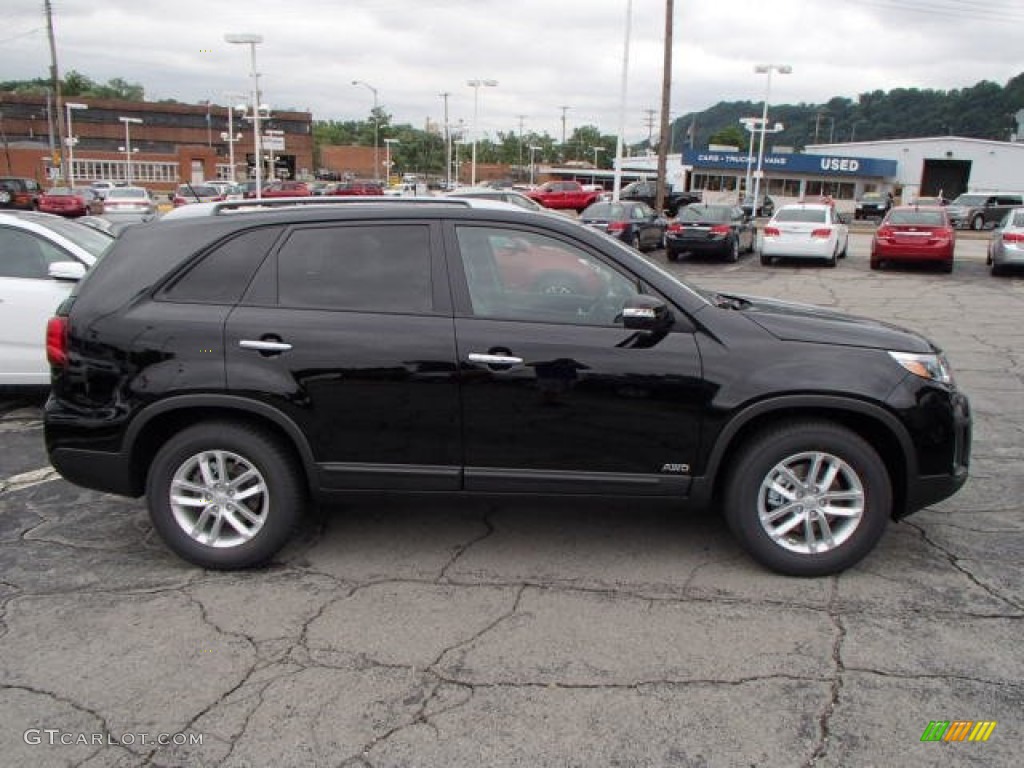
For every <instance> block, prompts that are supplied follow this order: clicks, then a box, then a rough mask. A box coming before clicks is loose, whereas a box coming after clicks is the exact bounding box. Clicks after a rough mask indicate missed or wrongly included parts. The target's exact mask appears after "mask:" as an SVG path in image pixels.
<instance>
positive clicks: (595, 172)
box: [590, 147, 604, 184]
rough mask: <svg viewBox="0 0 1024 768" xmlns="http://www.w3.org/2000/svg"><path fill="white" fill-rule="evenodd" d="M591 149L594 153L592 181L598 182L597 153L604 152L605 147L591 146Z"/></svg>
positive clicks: (593, 182)
mask: <svg viewBox="0 0 1024 768" xmlns="http://www.w3.org/2000/svg"><path fill="white" fill-rule="evenodd" d="M590 151H591V152H593V153H594V173H591V174H590V183H591V184H596V183H597V153H598V152H604V147H591V148H590Z"/></svg>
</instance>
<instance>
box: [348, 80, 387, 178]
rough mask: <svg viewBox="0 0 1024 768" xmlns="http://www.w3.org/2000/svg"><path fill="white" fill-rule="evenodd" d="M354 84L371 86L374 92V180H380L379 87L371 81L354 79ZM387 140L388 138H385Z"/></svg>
mask: <svg viewBox="0 0 1024 768" xmlns="http://www.w3.org/2000/svg"><path fill="white" fill-rule="evenodd" d="M352 85H361V86H363V87H364V88H369V89H370V90H371V91H372V92H373V180H374V181H380V149H379V148H378V145H379V144H380V142H379V140H378V138H377V136H378V134H379V132H380V126H379V122H380V113H379V112H378V111H377V110H378V107H379V102H378V101H377V89H376V88H374V87H373V86H372V85H370V84H369V83H364V82H363V81H362V80H353V81H352ZM385 141H386V139H385Z"/></svg>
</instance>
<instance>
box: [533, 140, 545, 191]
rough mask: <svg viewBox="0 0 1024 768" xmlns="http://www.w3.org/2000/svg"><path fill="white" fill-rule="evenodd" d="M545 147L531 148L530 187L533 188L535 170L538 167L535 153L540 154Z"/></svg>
mask: <svg viewBox="0 0 1024 768" xmlns="http://www.w3.org/2000/svg"><path fill="white" fill-rule="evenodd" d="M542 149H544V147H537V146H532V145H531V146H530V186H531V187H532V186H533V169H534V168H535V167H536V155H534V152H540V151H541V150H542Z"/></svg>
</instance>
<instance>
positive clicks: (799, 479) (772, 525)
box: [725, 421, 892, 576]
mask: <svg viewBox="0 0 1024 768" xmlns="http://www.w3.org/2000/svg"><path fill="white" fill-rule="evenodd" d="M734 466H735V469H734V470H733V472H732V474H731V476H730V477H729V479H728V485H727V490H726V493H725V516H726V519H727V520H728V523H729V527H730V528H731V529H732V531H733V533H734V534H735V536H736V537H737V539H738V540H739V542H740V543H741V544H742V545H743V547H744V548H745V549H746V550H747V551H748V552H749V553H750V554H751V556H752V557H754V559H756V560H757V561H759V562H760V563H762V564H763V565H765V566H767V567H769V568H772V569H774V570H776V571H779V572H781V573H785V574H788V575H791V576H825V575H829V574H833V573H838V572H839V571H842V570H843V569H845V568H849V567H850V566H852V565H854V564H855V563H857V562H858V561H859V560H861V558H863V557H864V556H865V555H866V554H867V553H868V552H869V551H870V550H871V548H872V547H873V546H874V545H875V543H876V542H877V541H878V539H879V537H880V536H881V535H882V533H883V531H884V530H885V527H886V525H887V523H888V520H889V517H890V516H891V508H892V490H891V487H890V481H889V475H888V472H886V469H885V465H884V464H883V463H882V460H881V459H880V458H879V456H878V454H877V453H876V452H875V450H874V449H873V448H872V447H871V446H870V445H869V444H868V443H867V442H866V441H865V440H863V439H862V438H861V437H859V436H858V435H856V434H854V433H853V432H851V431H850V430H848V429H845V428H843V427H841V426H839V425H836V424H833V423H831V422H820V421H806V422H798V423H796V424H791V425H788V426H784V427H778V428H775V429H771V430H767V431H765V432H762V433H760V434H758V435H757V436H755V437H754V438H753V439H752V440H750V441H749V442H748V443H747V444H746V445H745V446H744V447H743V448H742V449H741V451H740V453H739V455H738V456H737V457H736V461H735V465H734Z"/></svg>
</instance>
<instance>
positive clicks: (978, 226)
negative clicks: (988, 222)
mask: <svg viewBox="0 0 1024 768" xmlns="http://www.w3.org/2000/svg"><path fill="white" fill-rule="evenodd" d="M984 228H985V217H984V216H982V215H981V214H980V213H979V214H978V215H977V216H975V217H974V218H973V219H971V229H973V230H975V231H980V230H982V229H984Z"/></svg>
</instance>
